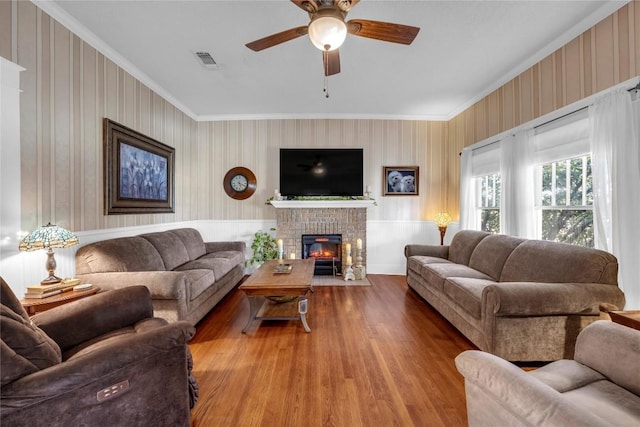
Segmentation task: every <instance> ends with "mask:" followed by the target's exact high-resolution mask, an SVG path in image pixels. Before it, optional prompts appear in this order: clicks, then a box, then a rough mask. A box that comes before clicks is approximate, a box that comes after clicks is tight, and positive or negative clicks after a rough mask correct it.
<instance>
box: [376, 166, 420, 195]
mask: <svg viewBox="0 0 640 427" xmlns="http://www.w3.org/2000/svg"><path fill="white" fill-rule="evenodd" d="M419 172H420V168H419V167H418V166H383V172H382V179H383V183H382V188H383V189H384V190H383V193H382V195H383V196H417V195H418V182H419Z"/></svg>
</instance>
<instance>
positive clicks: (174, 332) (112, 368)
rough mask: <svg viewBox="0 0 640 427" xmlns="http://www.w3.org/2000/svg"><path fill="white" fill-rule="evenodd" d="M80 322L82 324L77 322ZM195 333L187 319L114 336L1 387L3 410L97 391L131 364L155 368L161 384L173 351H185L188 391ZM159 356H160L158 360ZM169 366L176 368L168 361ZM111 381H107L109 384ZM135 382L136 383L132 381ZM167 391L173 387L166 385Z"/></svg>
mask: <svg viewBox="0 0 640 427" xmlns="http://www.w3.org/2000/svg"><path fill="white" fill-rule="evenodd" d="M77 326H79V325H77ZM194 333H195V328H194V327H193V326H192V325H191V324H189V323H188V322H185V321H181V322H175V323H171V324H167V325H165V326H162V327H159V328H155V329H152V330H149V331H146V332H141V333H135V334H127V335H123V336H120V337H117V339H115V340H111V341H110V342H109V343H108V345H100V346H97V347H96V348H95V349H94V350H93V351H90V352H87V353H85V354H83V355H81V356H78V357H75V358H71V359H70V360H67V361H64V362H62V363H59V364H57V365H54V366H51V367H49V368H47V369H43V370H40V371H37V372H35V373H33V374H30V375H27V376H24V377H22V378H20V379H19V380H16V381H14V382H12V383H10V384H8V385H6V386H4V387H3V388H2V411H3V412H5V411H11V410H15V409H19V408H21V407H31V406H33V405H36V404H38V403H44V402H47V401H49V400H50V399H54V398H56V397H59V396H64V394H65V393H71V394H74V393H78V392H80V390H86V386H88V385H91V384H93V383H96V384H97V385H96V386H95V387H94V388H95V390H94V395H93V396H94V398H95V392H97V391H99V390H100V389H102V388H103V387H104V386H105V385H103V384H101V383H102V382H104V381H105V378H110V377H112V376H113V375H114V374H115V375H116V376H117V377H118V376H120V377H122V376H123V375H124V372H125V371H127V370H128V368H129V367H133V369H132V370H133V371H134V372H136V373H140V374H143V375H139V376H144V375H149V376H150V377H151V375H150V374H149V373H151V372H155V375H154V376H153V378H154V379H155V381H156V384H155V387H156V388H157V389H158V390H163V388H162V380H163V378H162V375H158V374H159V373H160V374H161V370H160V368H159V367H160V366H161V365H162V363H163V362H162V361H163V360H164V359H166V358H167V356H166V355H167V354H168V353H170V352H173V351H180V352H185V356H184V357H185V359H184V360H185V362H184V369H185V376H184V377H185V394H186V391H187V386H186V378H187V376H186V373H187V363H186V351H187V343H188V342H189V340H190V339H191V337H192V336H193V335H194ZM158 357H159V360H158ZM166 369H173V367H172V366H171V365H170V364H169V365H167V368H166ZM107 385H108V384H107ZM132 386H133V385H132ZM164 391H165V392H171V390H166V389H164ZM154 393H156V391H154Z"/></svg>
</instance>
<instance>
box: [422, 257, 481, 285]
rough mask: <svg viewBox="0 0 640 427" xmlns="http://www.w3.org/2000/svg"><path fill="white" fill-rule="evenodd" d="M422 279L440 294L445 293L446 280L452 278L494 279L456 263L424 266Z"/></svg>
mask: <svg viewBox="0 0 640 427" xmlns="http://www.w3.org/2000/svg"><path fill="white" fill-rule="evenodd" d="M422 277H423V278H424V279H425V280H426V281H427V282H428V283H430V284H431V285H432V286H433V287H434V288H436V289H438V290H439V291H440V292H442V291H443V289H444V288H443V285H444V282H445V279H447V278H450V277H460V278H462V277H466V278H474V279H484V280H488V281H491V282H492V283H493V279H491V277H489V276H487V275H486V274H484V273H481V272H479V271H476V270H474V269H473V268H470V267H467V266H466V265H462V264H454V263H438V264H427V265H424V266H423V270H422Z"/></svg>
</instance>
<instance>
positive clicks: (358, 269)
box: [353, 239, 367, 280]
mask: <svg viewBox="0 0 640 427" xmlns="http://www.w3.org/2000/svg"><path fill="white" fill-rule="evenodd" d="M353 275H354V276H355V279H356V280H362V279H364V278H365V277H367V271H366V268H365V267H364V265H362V239H358V240H356V266H355V267H354V269H353Z"/></svg>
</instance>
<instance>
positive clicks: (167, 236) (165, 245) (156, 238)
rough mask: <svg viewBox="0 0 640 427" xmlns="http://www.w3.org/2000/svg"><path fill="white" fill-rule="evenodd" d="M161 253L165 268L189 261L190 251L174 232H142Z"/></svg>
mask: <svg viewBox="0 0 640 427" xmlns="http://www.w3.org/2000/svg"><path fill="white" fill-rule="evenodd" d="M140 237H143V238H145V239H147V240H148V241H149V242H150V243H151V244H152V245H153V247H154V248H156V250H157V251H158V253H159V254H160V257H161V258H162V262H164V269H165V270H173V269H174V268H176V267H177V266H179V265H182V264H184V263H185V262H187V261H189V260H190V258H189V253H188V252H187V248H186V247H185V246H184V243H183V242H182V240H181V239H180V238H179V237H178V236H177V235H176V234H173V233H167V232H158V233H148V234H142V235H141V236H140Z"/></svg>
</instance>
